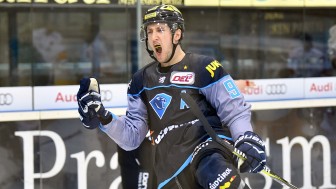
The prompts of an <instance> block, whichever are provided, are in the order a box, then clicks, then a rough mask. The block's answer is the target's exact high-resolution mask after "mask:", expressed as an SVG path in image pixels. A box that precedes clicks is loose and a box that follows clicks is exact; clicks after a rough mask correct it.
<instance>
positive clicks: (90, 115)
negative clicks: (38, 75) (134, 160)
mask: <svg viewBox="0 0 336 189" xmlns="http://www.w3.org/2000/svg"><path fill="white" fill-rule="evenodd" d="M95 86H96V87H95ZM77 99H78V106H79V108H78V112H79V114H80V120H81V121H82V123H83V125H84V127H85V128H88V129H94V128H97V127H100V129H101V130H102V131H104V132H105V133H106V134H107V135H108V136H109V137H110V138H112V139H113V140H114V141H115V142H116V143H117V144H118V145H119V146H120V147H121V148H123V149H125V150H133V149H135V148H137V147H138V146H139V145H140V144H141V142H142V140H143V139H144V138H145V136H146V133H147V110H146V107H145V105H144V104H143V102H142V100H141V99H140V98H139V97H133V96H131V95H128V108H127V113H126V116H120V117H119V116H117V115H115V114H113V113H111V112H110V111H108V110H106V109H105V107H104V105H103V103H102V102H101V98H100V89H99V84H98V82H97V81H96V79H94V78H83V79H82V80H81V81H80V89H79V91H78V93H77Z"/></svg>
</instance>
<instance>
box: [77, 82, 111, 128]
mask: <svg viewBox="0 0 336 189" xmlns="http://www.w3.org/2000/svg"><path fill="white" fill-rule="evenodd" d="M99 93H100V88H99V84H98V82H97V80H96V79H95V78H83V79H81V81H80V88H79V91H78V93H77V101H78V112H79V115H80V119H81V121H82V123H83V125H84V127H85V128H88V129H94V128H96V127H98V126H99V124H100V123H102V124H103V125H106V124H107V123H109V122H111V121H112V114H111V113H110V112H109V111H107V110H106V109H105V108H104V106H103V104H102V102H101V96H100V94H99Z"/></svg>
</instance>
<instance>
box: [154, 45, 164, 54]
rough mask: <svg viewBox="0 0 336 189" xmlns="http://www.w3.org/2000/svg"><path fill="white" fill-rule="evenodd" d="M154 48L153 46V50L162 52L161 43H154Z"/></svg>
mask: <svg viewBox="0 0 336 189" xmlns="http://www.w3.org/2000/svg"><path fill="white" fill-rule="evenodd" d="M154 48H155V52H157V53H161V52H162V47H161V45H155V46H154Z"/></svg>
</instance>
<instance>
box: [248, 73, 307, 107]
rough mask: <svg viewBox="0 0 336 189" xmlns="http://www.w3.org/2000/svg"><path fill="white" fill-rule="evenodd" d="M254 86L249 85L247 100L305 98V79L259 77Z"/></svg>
mask: <svg viewBox="0 0 336 189" xmlns="http://www.w3.org/2000/svg"><path fill="white" fill-rule="evenodd" d="M253 81H254V83H255V86H254V87H247V88H246V93H245V94H244V96H245V99H246V100H247V101H270V100H296V99H303V98H304V90H303V89H304V79H303V78H291V79H283V78H282V79H259V80H258V79H257V80H253Z"/></svg>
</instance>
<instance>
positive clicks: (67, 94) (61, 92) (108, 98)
mask: <svg viewBox="0 0 336 189" xmlns="http://www.w3.org/2000/svg"><path fill="white" fill-rule="evenodd" d="M127 87H128V86H127V84H102V85H100V89H101V95H102V97H101V98H102V102H103V103H104V106H105V107H106V108H113V107H124V106H126V105H127ZM78 89H79V86H78V85H68V86H41V87H34V110H59V109H77V108H78V105H77V97H76V95H77V92H78Z"/></svg>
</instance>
